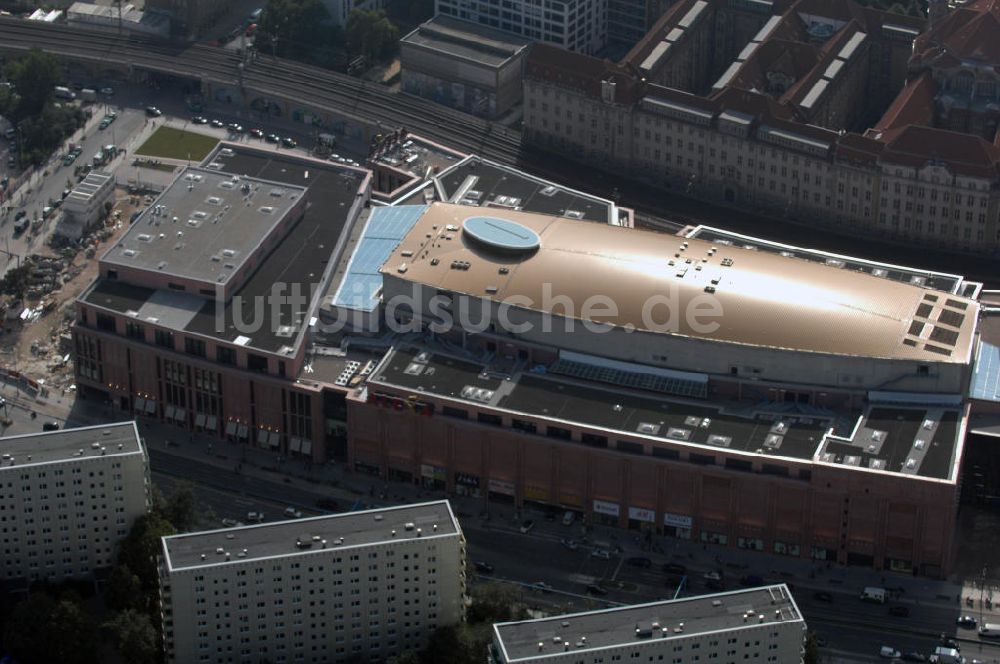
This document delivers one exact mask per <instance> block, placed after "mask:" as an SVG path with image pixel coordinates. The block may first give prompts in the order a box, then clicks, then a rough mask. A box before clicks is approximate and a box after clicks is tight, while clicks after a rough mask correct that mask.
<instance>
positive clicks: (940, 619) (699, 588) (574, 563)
mask: <svg viewBox="0 0 1000 664" xmlns="http://www.w3.org/2000/svg"><path fill="white" fill-rule="evenodd" d="M224 449H227V450H228V448H224ZM150 459H151V467H152V470H153V474H154V478H155V479H156V482H157V483H158V484H160V483H164V484H165V486H167V487H169V486H170V482H172V481H174V478H177V477H183V478H186V479H189V480H191V481H193V482H195V483H196V485H197V486H198V489H197V491H198V495H199V498H201V499H202V500H203V501H204V502H205V504H206V505H207V506H208V507H210V508H211V509H212V511H213V512H214V513H215V514H216V515H217V516H218V517H219V518H223V517H228V518H233V519H240V518H242V517H243V516H245V514H246V512H247V511H263V512H264V513H265V514H266V515H268V517H269V520H270V517H271V516H272V515H273V516H274V517H276V518H281V514H280V512H281V511H282V510H283V509H284V507H285V506H288V505H294V506H299V507H305V508H309V507H314V506H315V502H316V500H317V499H319V498H321V497H324V496H325V495H328V496H333V497H335V498H336V499H337V500H338V501H339V502H340V503H341V504H343V505H345V506H346V505H347V504H348V503H349V502H350V501H351V498H352V497H354V496H356V495H357V491H356V490H355V491H354V492H350V491H347V490H346V488H336V489H332V490H331V491H330V492H329V494H322V493H318V492H315V491H313V490H310V489H309V488H307V486H302V485H301V484H300V483H297V482H293V481H289V482H288V483H286V482H275V481H269V480H264V479H261V478H259V477H254V478H249V477H247V476H246V475H245V474H242V473H237V472H236V470H235V468H236V465H237V464H238V463H239V459H238V458H232V459H225V460H226V461H230V460H231V461H232V463H233V466H234V469H233V470H232V471H226V470H220V469H219V468H217V467H213V466H210V465H207V464H202V463H198V460H197V459H196V458H185V457H180V456H176V455H174V454H169V453H167V452H165V451H164V450H162V449H151V450H150ZM345 496H346V497H345ZM364 499H365V501H368V500H369V498H368V497H367V496H365V497H364ZM372 502H373V503H374V504H376V505H377V504H386V501H379V500H378V499H374V500H373V501H372ZM388 502H389V503H391V502H393V500H392V498H391V497H390V499H389V501H388ZM459 518H460V520H461V522H462V527H463V530H464V531H465V533H466V537H467V539H468V543H469V559H470V560H471V561H485V562H488V563H490V564H491V565H492V566H493V567H494V572H493V573H492V574H491V576H492V577H495V578H496V579H499V580H503V581H507V582H512V583H516V584H518V585H519V587H521V588H523V590H524V598H525V600H526V601H527V602H528V603H529V604H531V605H535V606H537V607H539V608H543V609H547V610H562V611H581V610H587V609H590V608H597V607H600V606H609V605H612V604H613V603H627V604H635V603H641V602H649V601H653V600H658V599H668V598H671V597H674V595H675V593H676V592H677V591H678V583H679V582H680V580H681V579H680V577H677V576H671V575H666V574H664V573H662V572H661V571H660V570H659V565H660V564H661V563H662V562H663V561H665V560H668V558H667V557H666V556H662V555H654V556H652V558H653V560H654V562H655V564H654V566H653V567H651V568H649V569H646V568H641V567H635V566H632V565H629V564H628V563H627V562H626V560H625V559H624V558H623V557H622V556H621V555H617V554H616V555H612V556H611V558H610V559H609V560H605V559H600V558H595V557H593V556H591V554H590V551H591V548H590V547H589V545H587V544H583V545H581V546H580V547H579V548H578V549H577V550H575V551H571V550H569V549H567V548H566V547H565V546H564V545H563V544H562V543H561V541H560V540H561V539H562V537H573V536H574V535H575V536H579V531H578V528H575V527H568V528H564V529H561V530H559V529H556V530H553V528H552V527H548V528H536V529H535V530H533V531H532V532H530V533H529V534H527V535H523V534H521V533H520V532H518V528H517V522H515V521H513V520H512V519H511V518H509V517H507V518H500V517H494V518H493V519H491V520H489V521H484V520H482V519H481V518H480V516H479V515H477V514H466V513H462V512H459ZM623 536H628V534H627V533H623ZM680 560H681V561H682V562H684V564H686V565H687V567H688V568H689V570H688V577H687V578H686V579H685V580H684V584H683V587H682V589H681V591H680V596H686V595H689V594H701V593H705V592H710V590H709V589H707V588H706V587H705V584H704V582H703V580H702V574H703V573H704V572H705V571H708V570H709V569H711V568H712V567H713V565H711V564H710V563H709V564H705V562H706V561H704V560H702V561H689V560H688V559H686V558H681V559H680ZM723 572H724V576H725V585H726V588H727V589H734V588H738V587H739V578H740V577H741V576H743V575H745V574H760V575H761V576H764V578H765V579H766V580H768V581H780V580H782V579H781V578H780V577H777V578H768V576H767V575H766V573H765V572H764V571H763V570H753V569H748V570H733V569H725V570H723ZM540 581H541V582H544V583H545V584H547V585H549V586H551V588H552V591H550V592H543V591H539V590H533V589H531V588H530V586H531V585H532V584H535V583H537V582H540ZM593 583H598V584H600V585H602V586H603V587H605V588H607V589H608V594H607V595H606V596H601V597H591V596H588V594H587V586H588V585H590V584H593ZM796 585H801V584H796ZM817 589H822V590H824V591H826V592H828V593H830V595H831V596H832V598H833V601H832V602H825V601H820V600H817V599H816V598H814V596H813V594H814V592H816V591H817ZM795 597H796V601H797V602H798V603H799V606H800V608H801V610H802V612H803V615H804V616H805V618H806V621H807V623H808V624H809V626H810V628H811V629H813V630H814V631H816V632H817V633H818V634H820V635H821V636H822V637H823V638H824V639H825V641H826V644H827V645H826V646H824V648H823V649H822V650H823V652H825V653H826V654H828V655H829V656H831V657H835V658H836V659H837V660H840V661H874V660H877V659H878V658H877V654H878V650H879V648H880V647H881V646H883V645H890V646H893V647H895V648H898V649H899V650H901V651H904V652H908V651H919V652H922V653H924V654H930V653H931V652H933V648H934V646H935V645H936V643H937V639H938V637H939V636H940V634H941V633H947V634H949V635H955V636H957V637H959V638H960V639H961V645H962V651H963V653H965V654H966V655H967V656H969V657H970V658H971V657H977V658H981V659H984V660H986V661H992V660H997V661H998V662H1000V647H998V646H997V645H995V644H990V643H981V642H980V641H979V640H978V638H977V636H976V635H975V633H974V632H970V631H964V630H958V629H957V628H956V627H955V622H954V621H955V617H956V616H957V611H956V609H954V608H952V607H948V606H942V605H940V604H934V605H918V604H916V603H915V602H914V601H912V600H908V599H907V598H906V597H905V596H904V597H902V598H901V599H900V601H899V604H901V605H905V606H907V607H908V608H909V609H910V616H909V617H907V618H895V617H891V616H889V615H888V606H884V605H874V604H868V603H865V602H862V601H860V599H858V597H857V590H856V589H855V588H853V587H852V588H845V587H840V586H839V585H833V584H829V583H827V582H826V581H825V580H824V579H822V578H817V579H815V580H813V581H810V586H809V587H798V588H796V590H795Z"/></svg>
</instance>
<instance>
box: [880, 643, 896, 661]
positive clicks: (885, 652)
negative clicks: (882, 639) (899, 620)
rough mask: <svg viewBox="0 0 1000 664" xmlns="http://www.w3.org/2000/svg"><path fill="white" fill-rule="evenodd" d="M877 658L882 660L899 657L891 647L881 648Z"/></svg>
mask: <svg viewBox="0 0 1000 664" xmlns="http://www.w3.org/2000/svg"><path fill="white" fill-rule="evenodd" d="M878 656H879V657H882V658H884V659H896V658H897V657H899V651H898V650H896V649H895V648H893V647H892V646H882V648H881V649H880V650H879V651H878Z"/></svg>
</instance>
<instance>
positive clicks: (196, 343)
mask: <svg viewBox="0 0 1000 664" xmlns="http://www.w3.org/2000/svg"><path fill="white" fill-rule="evenodd" d="M184 352H185V353H187V354H188V355H197V356H198V357H205V342H204V341H202V340H201V339H192V338H191V337H184Z"/></svg>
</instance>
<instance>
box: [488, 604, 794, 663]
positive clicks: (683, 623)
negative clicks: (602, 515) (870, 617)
mask: <svg viewBox="0 0 1000 664" xmlns="http://www.w3.org/2000/svg"><path fill="white" fill-rule="evenodd" d="M805 632H806V623H805V620H804V619H803V618H802V614H801V613H800V612H799V608H798V606H796V604H795V600H794V599H793V598H792V595H791V593H789V591H788V587H787V586H785V585H784V584H782V585H775V586H765V587H762V588H753V589H750V590H737V591H734V592H728V593H718V594H714V595H703V596H700V597H689V598H685V599H678V600H673V601H666V602H654V603H652V604H639V605H635V606H623V607H619V608H614V609H602V610H598V611H588V612H586V613H574V614H570V615H561V616H551V617H548V618H539V619H537V620H525V621H522V622H509V623H498V624H496V625H494V626H493V642H492V644H491V645H490V653H489V661H490V664H547V663H551V664H601V663H602V662H619V661H620V662H631V661H636V660H637V661H642V662H654V661H655V662H665V663H672V664H688V662H699V661H709V662H716V661H717V662H726V663H735V662H745V661H753V662H769V663H770V662H774V663H776V664H794V663H796V662H801V661H802V654H803V652H804V650H803V640H804V638H805Z"/></svg>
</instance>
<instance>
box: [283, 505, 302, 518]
mask: <svg viewBox="0 0 1000 664" xmlns="http://www.w3.org/2000/svg"><path fill="white" fill-rule="evenodd" d="M285 516H287V517H289V518H290V519H301V518H302V512H300V511H299V510H297V509H295V508H294V507H291V506H289V507H286V508H285Z"/></svg>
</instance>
